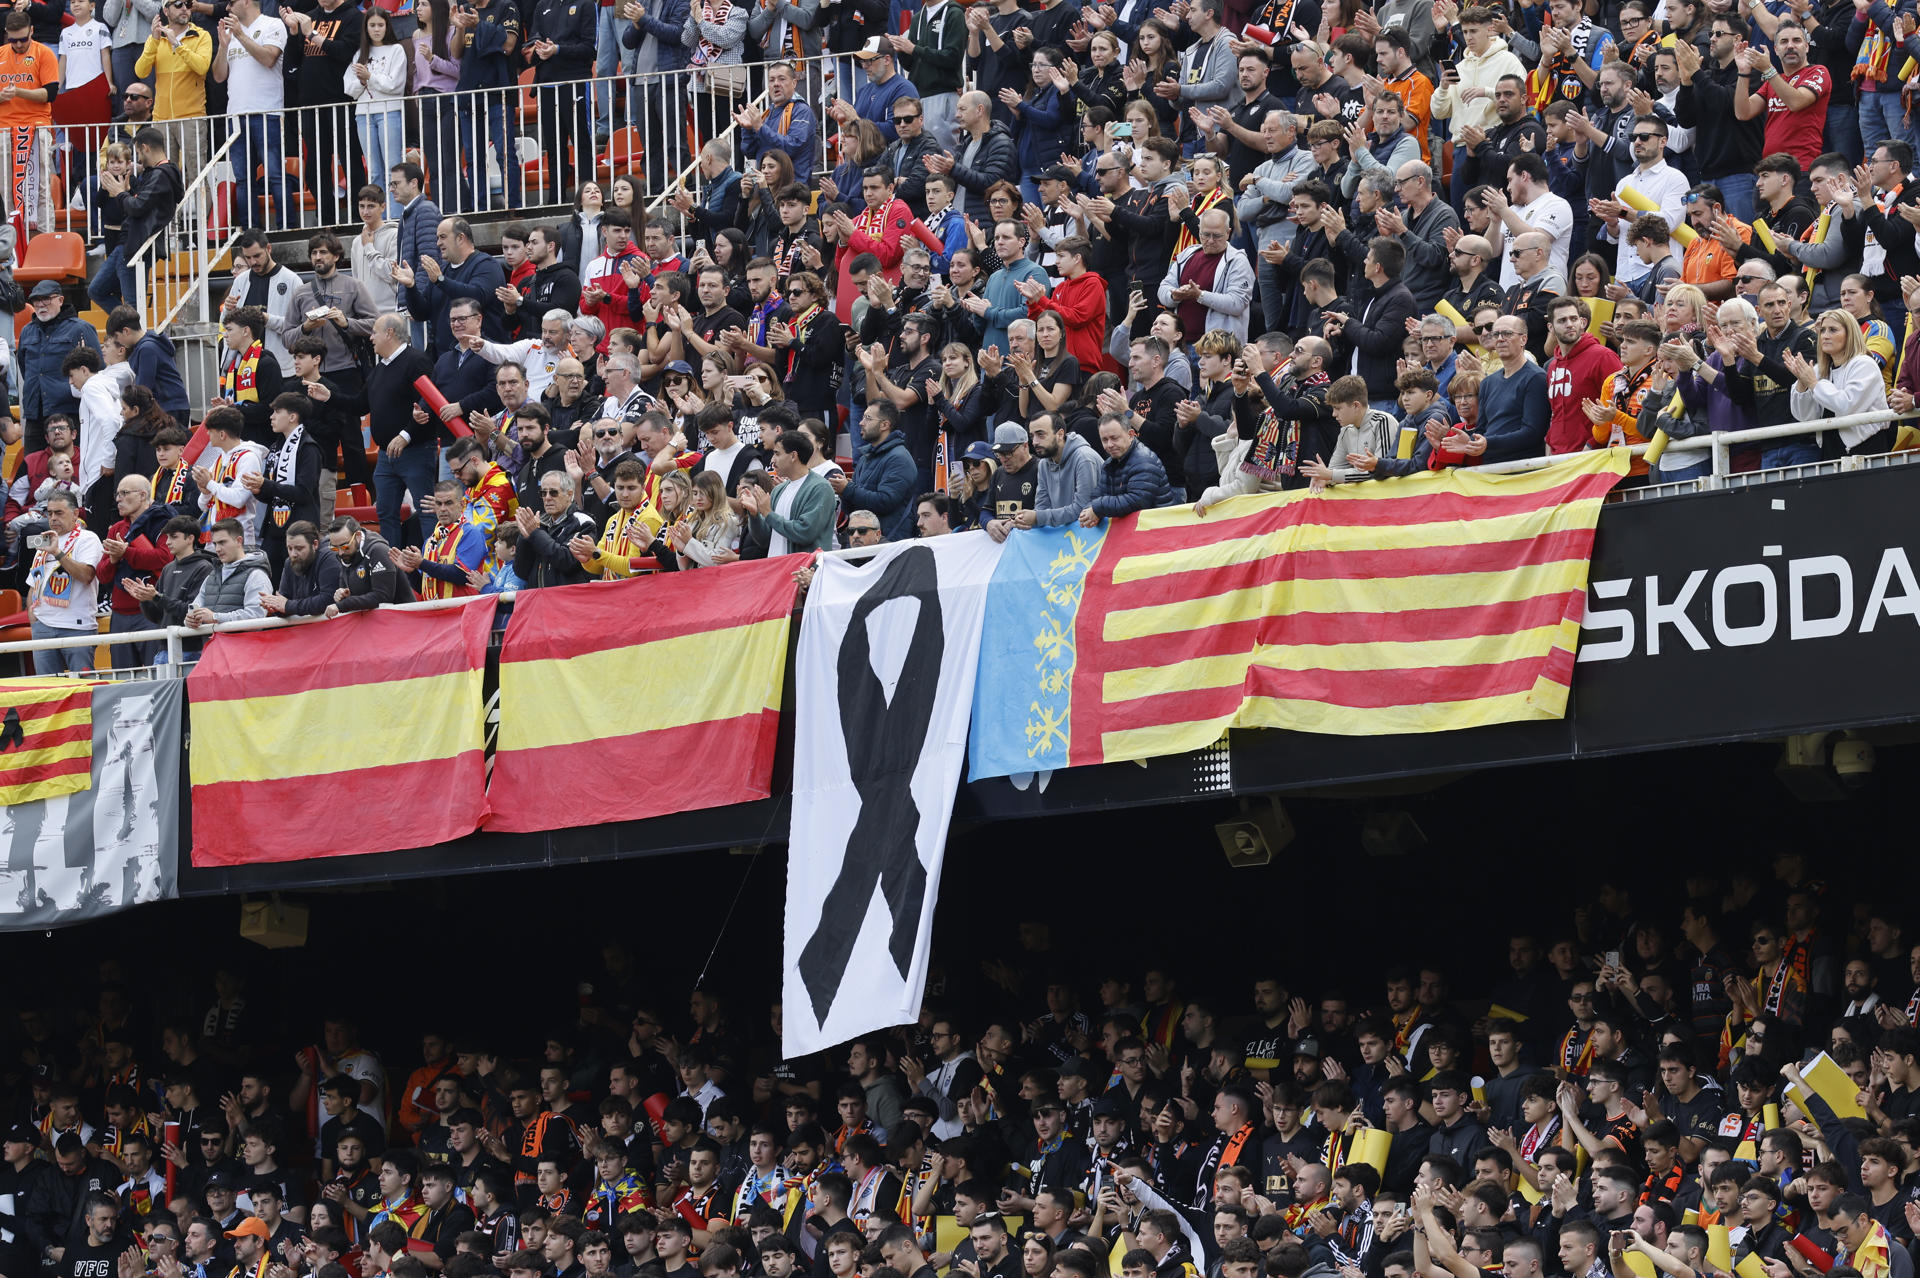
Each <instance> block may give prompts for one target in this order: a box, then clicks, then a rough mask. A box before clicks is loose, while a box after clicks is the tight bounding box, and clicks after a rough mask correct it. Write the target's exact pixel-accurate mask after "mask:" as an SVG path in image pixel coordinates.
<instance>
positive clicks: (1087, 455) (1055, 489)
mask: <svg viewBox="0 0 1920 1278" xmlns="http://www.w3.org/2000/svg"><path fill="white" fill-rule="evenodd" d="M1099 490H1100V454H1099V453H1097V452H1095V451H1094V447H1093V445H1092V444H1089V443H1088V442H1087V441H1086V440H1084V439H1082V438H1081V437H1080V436H1079V435H1078V434H1076V433H1075V432H1073V431H1070V430H1069V431H1062V432H1061V443H1060V456H1059V458H1058V459H1057V460H1049V459H1047V458H1045V457H1042V458H1040V482H1039V486H1038V487H1037V488H1035V489H1034V494H1033V521H1034V523H1035V524H1037V525H1039V526H1040V527H1042V528H1051V527H1054V526H1056V525H1058V524H1070V523H1072V522H1073V521H1074V520H1076V519H1078V518H1080V512H1081V511H1083V510H1085V509H1086V508H1087V503H1089V502H1091V501H1092V500H1093V497H1094V494H1095V493H1097V492H1098V491H1099Z"/></svg>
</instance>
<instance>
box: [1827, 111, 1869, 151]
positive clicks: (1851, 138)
mask: <svg viewBox="0 0 1920 1278" xmlns="http://www.w3.org/2000/svg"><path fill="white" fill-rule="evenodd" d="M1826 144H1827V150H1829V151H1838V152H1840V154H1842V155H1864V154H1865V152H1864V151H1863V150H1862V149H1861V146H1860V109H1859V107H1858V106H1856V105H1855V104H1854V103H1852V102H1847V103H1839V104H1830V105H1829V106H1828V107H1827V136H1826Z"/></svg>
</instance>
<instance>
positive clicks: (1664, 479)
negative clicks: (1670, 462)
mask: <svg viewBox="0 0 1920 1278" xmlns="http://www.w3.org/2000/svg"><path fill="white" fill-rule="evenodd" d="M1712 473H1713V462H1712V460H1711V459H1709V460H1707V461H1703V462H1701V463H1700V464H1699V465H1697V466H1685V467H1682V468H1681V469H1679V470H1655V471H1654V472H1653V473H1652V476H1651V478H1652V480H1653V482H1654V483H1656V484H1677V483H1679V482H1680V481H1681V480H1683V479H1700V478H1703V477H1704V476H1707V475H1710V474H1712Z"/></svg>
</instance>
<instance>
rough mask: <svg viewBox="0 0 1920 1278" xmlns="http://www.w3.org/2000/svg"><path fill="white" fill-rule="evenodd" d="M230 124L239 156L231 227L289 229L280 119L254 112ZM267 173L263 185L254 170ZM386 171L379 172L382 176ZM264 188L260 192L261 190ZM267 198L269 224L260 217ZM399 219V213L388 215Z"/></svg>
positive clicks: (234, 178)
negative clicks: (270, 202) (269, 202)
mask: <svg viewBox="0 0 1920 1278" xmlns="http://www.w3.org/2000/svg"><path fill="white" fill-rule="evenodd" d="M228 118H229V119H230V120H232V122H233V130H234V132H235V133H236V134H238V135H240V138H241V140H240V141H239V142H237V143H236V144H235V146H234V151H237V152H238V153H239V156H240V160H239V163H237V164H235V165H234V166H233V167H234V175H233V204H234V208H233V224H234V225H235V226H239V227H248V226H267V225H278V226H291V225H292V224H293V215H292V210H290V209H288V208H287V165H286V153H285V149H284V148H283V146H282V145H281V141H280V117H279V116H277V115H266V114H263V113H260V112H253V113H250V114H247V115H236V116H230V117H228ZM261 168H264V169H266V178H265V180H264V181H262V179H261V178H260V177H259V176H258V175H257V172H256V171H257V170H259V169H261ZM385 171H386V170H384V169H383V170H381V172H383V173H384V172H385ZM263 187H264V188H265V189H264V190H262V188H263ZM263 194H264V195H266V196H268V197H269V198H271V199H272V200H273V214H274V216H273V220H272V222H271V223H269V221H268V220H267V219H265V218H263V217H261V215H260V197H261V196H262V195H263ZM388 216H389V217H399V216H400V213H399V210H398V209H397V208H396V209H395V211H394V212H392V213H389V214H388Z"/></svg>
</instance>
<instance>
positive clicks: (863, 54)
mask: <svg viewBox="0 0 1920 1278" xmlns="http://www.w3.org/2000/svg"><path fill="white" fill-rule="evenodd" d="M892 55H893V46H892V45H890V44H888V43H886V41H885V40H883V39H882V38H881V37H880V36H875V37H873V39H871V40H869V41H867V42H866V43H865V44H863V45H861V46H860V47H859V48H858V49H855V50H854V51H853V56H854V57H856V58H859V59H860V60H861V61H863V62H864V61H866V60H867V59H869V58H885V57H891V56H892Z"/></svg>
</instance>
